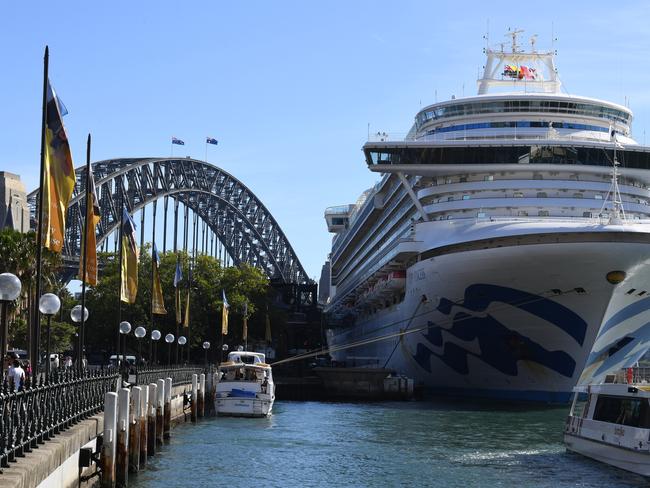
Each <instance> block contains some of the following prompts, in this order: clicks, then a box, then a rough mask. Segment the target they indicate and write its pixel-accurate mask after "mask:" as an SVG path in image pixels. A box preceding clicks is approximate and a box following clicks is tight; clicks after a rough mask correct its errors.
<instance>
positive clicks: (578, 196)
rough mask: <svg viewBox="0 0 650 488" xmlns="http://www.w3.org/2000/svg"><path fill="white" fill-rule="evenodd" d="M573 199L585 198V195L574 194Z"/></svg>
mask: <svg viewBox="0 0 650 488" xmlns="http://www.w3.org/2000/svg"><path fill="white" fill-rule="evenodd" d="M573 198H584V194H583V193H574V194H573Z"/></svg>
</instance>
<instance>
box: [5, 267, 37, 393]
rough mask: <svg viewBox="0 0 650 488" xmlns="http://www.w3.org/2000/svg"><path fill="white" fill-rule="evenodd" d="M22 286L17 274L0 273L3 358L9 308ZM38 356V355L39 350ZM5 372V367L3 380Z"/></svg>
mask: <svg viewBox="0 0 650 488" xmlns="http://www.w3.org/2000/svg"><path fill="white" fill-rule="evenodd" d="M21 286H22V285H21V284H20V280H19V279H18V277H17V276H16V275H14V274H11V273H2V274H0V304H1V305H2V320H0V325H1V327H2V330H0V356H2V358H3V360H4V357H5V355H6V353H7V342H6V340H5V338H6V337H7V312H8V310H7V309H8V308H9V302H13V301H14V300H15V299H16V298H18V297H19V296H20V289H21ZM36 357H38V351H37V354H36ZM4 374H5V373H4V367H3V368H2V379H3V380H4Z"/></svg>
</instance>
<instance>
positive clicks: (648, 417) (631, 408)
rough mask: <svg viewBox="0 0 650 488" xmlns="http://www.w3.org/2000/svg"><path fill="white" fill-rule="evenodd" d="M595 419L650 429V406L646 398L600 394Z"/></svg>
mask: <svg viewBox="0 0 650 488" xmlns="http://www.w3.org/2000/svg"><path fill="white" fill-rule="evenodd" d="M594 420H600V421H601V422H609V423H612V424H620V425H629V426H630V427H640V428H642V429H649V428H650V406H649V405H648V400H647V399H645V398H628V397H613V396H605V395H599V396H598V400H597V401H596V409H595V410H594Z"/></svg>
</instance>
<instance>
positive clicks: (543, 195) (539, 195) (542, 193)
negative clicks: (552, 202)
mask: <svg viewBox="0 0 650 488" xmlns="http://www.w3.org/2000/svg"><path fill="white" fill-rule="evenodd" d="M546 197H548V195H547V194H546V192H545V191H538V192H537V198H546Z"/></svg>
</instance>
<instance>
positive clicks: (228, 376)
mask: <svg viewBox="0 0 650 488" xmlns="http://www.w3.org/2000/svg"><path fill="white" fill-rule="evenodd" d="M265 378H266V372H265V371H264V370H262V369H260V368H247V367H246V366H239V367H234V368H233V367H230V368H222V369H221V381H255V382H258V381H262V380H264V379H265Z"/></svg>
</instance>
